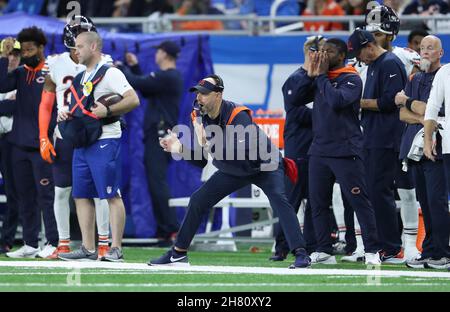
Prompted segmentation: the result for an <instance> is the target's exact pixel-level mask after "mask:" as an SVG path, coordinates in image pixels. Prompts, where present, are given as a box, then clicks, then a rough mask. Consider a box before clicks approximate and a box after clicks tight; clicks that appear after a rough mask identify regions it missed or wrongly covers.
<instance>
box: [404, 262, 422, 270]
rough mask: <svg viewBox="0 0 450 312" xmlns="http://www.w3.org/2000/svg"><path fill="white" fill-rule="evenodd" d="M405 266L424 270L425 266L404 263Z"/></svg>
mask: <svg viewBox="0 0 450 312" xmlns="http://www.w3.org/2000/svg"><path fill="white" fill-rule="evenodd" d="M405 265H406V266H407V267H408V268H411V269H425V264H410V263H408V262H406V263H405Z"/></svg>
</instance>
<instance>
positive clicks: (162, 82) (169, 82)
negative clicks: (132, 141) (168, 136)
mask: <svg viewBox="0 0 450 312" xmlns="http://www.w3.org/2000/svg"><path fill="white" fill-rule="evenodd" d="M120 69H121V70H122V71H123V73H124V74H125V77H126V78H127V80H128V82H129V83H130V85H131V86H132V87H133V88H134V89H136V90H139V91H141V93H142V95H143V96H144V97H146V98H147V99H148V105H147V108H146V110H145V116H144V134H146V133H149V131H155V130H156V129H157V127H158V125H159V124H160V122H161V121H163V122H164V124H165V125H164V128H165V129H171V128H173V127H174V126H175V125H177V124H178V114H179V110H180V103H181V99H182V95H183V87H184V86H183V78H182V75H181V73H180V71H179V70H177V69H168V70H158V71H155V72H152V73H150V74H149V75H147V76H141V75H138V74H137V73H139V72H140V69H139V68H136V67H135V68H131V70H130V68H127V67H121V68H120Z"/></svg>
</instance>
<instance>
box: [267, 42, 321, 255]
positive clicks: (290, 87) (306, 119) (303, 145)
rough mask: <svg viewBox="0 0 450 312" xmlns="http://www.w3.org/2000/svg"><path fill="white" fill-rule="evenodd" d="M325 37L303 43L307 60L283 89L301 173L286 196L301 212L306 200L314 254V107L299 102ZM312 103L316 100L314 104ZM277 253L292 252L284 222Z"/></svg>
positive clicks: (287, 145)
mask: <svg viewBox="0 0 450 312" xmlns="http://www.w3.org/2000/svg"><path fill="white" fill-rule="evenodd" d="M324 43H325V38H324V37H322V36H314V37H310V38H308V39H307V40H306V42H305V43H304V45H303V53H304V55H305V61H304V64H303V66H302V67H300V68H299V69H297V70H296V71H295V72H293V73H292V74H291V75H290V76H289V78H288V79H287V80H286V81H285V83H284V84H283V88H282V92H283V98H284V110H285V111H286V122H285V125H284V155H285V156H286V157H289V158H291V159H293V160H294V161H295V162H296V163H297V167H298V168H299V169H298V172H299V175H298V182H297V183H296V184H292V183H291V182H290V181H289V179H285V180H286V181H285V184H286V195H287V197H288V199H289V202H290V203H291V205H292V206H293V207H294V209H295V211H296V212H298V209H299V208H300V204H301V201H302V200H303V199H306V200H307V202H306V207H305V220H304V223H303V224H304V227H303V235H304V236H305V242H306V250H307V251H308V252H309V253H311V252H313V251H314V250H315V248H316V246H315V244H316V238H315V234H314V228H313V225H312V218H311V205H310V202H309V200H308V150H309V147H310V146H311V142H312V107H309V105H308V106H306V105H300V106H298V105H296V104H295V102H298V101H299V100H300V99H299V98H298V93H297V91H298V88H299V86H301V84H302V83H305V79H304V77H305V76H306V75H307V72H306V70H305V68H307V67H308V66H309V65H308V64H309V62H310V59H309V57H308V56H309V54H308V51H309V50H310V49H312V50H319V49H321V48H322V47H323V44H324ZM311 104H312V103H311ZM274 236H275V254H274V255H273V256H272V257H270V260H273V261H281V260H284V259H285V258H286V256H287V254H288V253H289V247H288V245H287V242H286V238H285V236H284V234H283V230H282V228H281V226H280V223H276V224H275V225H274Z"/></svg>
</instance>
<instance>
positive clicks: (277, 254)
mask: <svg viewBox="0 0 450 312" xmlns="http://www.w3.org/2000/svg"><path fill="white" fill-rule="evenodd" d="M286 257H287V253H284V252H275V253H274V254H273V256H271V257H270V258H269V260H270V261H284V259H286Z"/></svg>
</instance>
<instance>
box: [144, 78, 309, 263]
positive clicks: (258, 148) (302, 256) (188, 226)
mask: <svg viewBox="0 0 450 312" xmlns="http://www.w3.org/2000/svg"><path fill="white" fill-rule="evenodd" d="M223 89H224V86H223V81H222V79H221V78H220V77H219V76H217V75H211V76H208V77H206V78H205V79H203V80H201V81H200V82H199V83H198V84H197V85H196V86H194V87H192V88H191V89H190V91H191V92H196V93H197V104H198V107H197V108H198V110H197V111H194V112H193V115H191V117H192V119H193V123H194V128H195V129H196V134H197V139H198V141H199V143H200V145H201V146H202V147H203V148H207V149H208V150H209V152H210V154H211V156H212V157H213V164H214V165H215V166H216V167H217V169H218V171H217V172H216V173H214V175H213V176H212V177H211V178H210V179H209V180H208V181H206V183H205V184H203V185H202V186H201V187H200V188H199V189H198V190H197V191H195V193H194V194H192V196H191V199H190V201H189V204H188V211H187V214H186V216H185V218H184V220H183V223H182V225H181V228H180V230H179V232H178V236H177V239H176V242H175V244H174V246H173V248H172V249H170V250H169V251H168V252H167V253H166V254H164V255H163V256H161V257H160V258H158V259H153V260H151V261H150V262H149V265H188V264H189V262H188V258H187V249H188V248H189V245H190V243H191V241H192V238H193V237H194V235H195V233H196V232H197V229H198V227H199V225H200V222H201V219H202V217H203V216H204V215H205V213H206V212H207V211H208V210H209V209H211V208H212V207H213V206H214V205H215V204H216V203H218V202H219V201H220V200H221V199H222V198H224V197H225V196H227V195H229V194H231V193H232V192H234V191H236V190H238V189H240V188H242V187H244V186H246V185H248V184H250V183H253V184H255V185H257V186H259V187H260V188H261V189H262V190H263V191H264V193H265V194H266V195H267V197H268V198H269V201H270V204H271V206H272V208H273V209H274V210H276V211H277V213H278V216H279V218H280V222H281V225H282V226H283V229H284V231H285V234H286V238H287V241H288V243H289V248H290V250H291V251H292V253H293V254H294V255H295V257H296V259H295V262H294V264H293V265H292V266H291V268H303V267H308V266H310V264H311V261H310V258H309V257H308V255H307V253H306V250H305V242H304V239H303V235H302V233H301V230H300V224H299V222H298V219H297V216H296V215H295V212H294V208H293V207H292V206H291V205H290V204H289V201H288V200H287V198H286V195H285V187H284V175H285V165H284V163H283V162H282V161H281V155H280V153H279V151H278V150H277V148H276V147H275V146H274V145H273V144H271V142H270V139H269V138H268V137H267V136H266V135H265V134H264V133H263V132H262V130H260V129H259V127H258V126H257V125H256V124H255V123H253V121H252V118H251V115H250V112H249V110H248V109H246V108H245V107H242V106H238V105H236V104H235V103H233V102H229V101H226V100H223V99H222V92H223ZM197 112H200V115H201V116H198V114H197ZM200 117H201V118H200ZM199 119H200V120H199ZM239 128H241V130H244V129H245V132H247V131H249V133H247V134H248V135H247V134H245V133H244V135H240V134H239V133H237V135H236V132H238V129H239ZM210 129H211V131H213V133H214V136H212V133H211V132H210ZM235 131H236V132H235ZM252 132H253V134H252ZM219 133H220V134H219ZM203 134H204V135H203ZM241 134H242V133H241ZM220 135H222V138H220ZM213 140H214V142H215V143H213V144H212V145H208V144H209V143H212V142H213ZM220 142H222V144H220ZM160 144H161V146H162V147H163V149H164V150H165V151H168V152H169V151H170V152H174V153H183V155H184V156H186V157H185V158H186V160H189V158H188V156H191V155H192V153H191V152H189V151H187V148H186V147H185V146H184V145H181V143H180V141H179V139H178V138H177V136H176V135H175V134H174V133H171V134H170V135H169V136H167V137H165V138H163V139H161V140H160ZM221 145H222V146H221ZM232 148H234V150H233V149H232ZM263 149H264V150H268V149H269V150H271V152H273V151H275V153H270V155H271V157H269V158H266V157H265V156H263V154H262V152H263ZM201 152H202V151H201ZM193 153H195V151H193ZM236 153H237V157H236ZM239 154H240V155H239ZM252 154H253V155H252ZM201 155H203V157H202V158H203V159H202V160H201V162H200V163H201V165H202V166H205V165H206V159H205V158H204V156H205V155H204V154H201ZM190 159H192V158H190Z"/></svg>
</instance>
